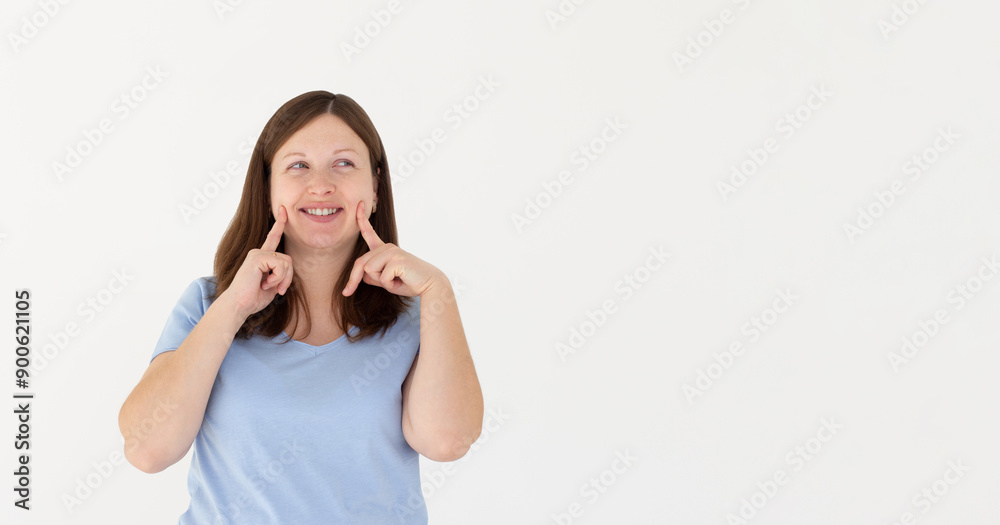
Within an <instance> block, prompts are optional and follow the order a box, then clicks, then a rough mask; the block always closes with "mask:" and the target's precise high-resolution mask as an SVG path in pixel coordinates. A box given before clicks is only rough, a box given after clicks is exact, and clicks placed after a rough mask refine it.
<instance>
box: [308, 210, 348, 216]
mask: <svg viewBox="0 0 1000 525" xmlns="http://www.w3.org/2000/svg"><path fill="white" fill-rule="evenodd" d="M340 210H341V208H314V209H309V210H302V211H304V212H306V213H308V214H309V215H316V216H319V217H325V216H327V215H333V214H334V213H337V212H338V211H340Z"/></svg>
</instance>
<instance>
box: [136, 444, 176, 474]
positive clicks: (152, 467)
mask: <svg viewBox="0 0 1000 525" xmlns="http://www.w3.org/2000/svg"><path fill="white" fill-rule="evenodd" d="M136 449H137V447H134V446H133V447H129V443H128V442H126V444H125V459H126V460H128V462H129V463H131V464H132V466H133V467H135V468H137V469H139V470H141V471H143V472H145V473H146V474H156V473H157V472H162V471H163V470H165V469H166V468H167V467H169V466H170V465H171V463H169V462H167V461H162V460H161V459H160V458H158V457H156V455H154V454H150V453H149V452H147V451H140V450H136Z"/></svg>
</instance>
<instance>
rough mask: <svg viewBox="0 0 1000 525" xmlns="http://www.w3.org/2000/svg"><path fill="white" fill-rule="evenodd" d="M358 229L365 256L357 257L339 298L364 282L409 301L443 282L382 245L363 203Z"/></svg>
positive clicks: (438, 273)
mask: <svg viewBox="0 0 1000 525" xmlns="http://www.w3.org/2000/svg"><path fill="white" fill-rule="evenodd" d="M357 220H358V228H359V229H360V230H361V236H362V237H364V239H365V242H367V243H368V249H369V251H368V253H366V254H364V255H362V256H361V257H358V260H356V261H354V268H352V269H351V277H350V279H348V280H347V286H346V287H344V291H343V294H344V295H345V296H350V295H351V294H353V293H354V291H355V290H357V288H358V285H359V284H360V283H361V281H362V280H363V281H364V282H366V283H368V284H371V285H374V286H380V287H382V288H385V289H386V290H388V291H390V292H392V293H394V294H396V295H405V296H409V297H413V296H419V295H423V294H424V292H426V291H427V290H428V289H430V288H431V287H432V286H434V284H435V283H437V282H441V281H442V280H444V281H447V280H448V279H447V277H446V276H445V275H444V273H443V272H442V271H441V270H439V269H437V267H435V266H434V265H432V264H430V263H428V262H426V261H423V260H420V259H418V258H417V257H415V256H413V255H412V254H409V253H407V252H405V251H403V249H402V248H400V247H399V246H396V245H395V244H392V243H385V242H382V239H379V237H378V234H376V233H375V229H374V228H372V224H371V223H370V222H368V215H367V214H366V213H365V203H364V201H361V202H359V203H358V209H357Z"/></svg>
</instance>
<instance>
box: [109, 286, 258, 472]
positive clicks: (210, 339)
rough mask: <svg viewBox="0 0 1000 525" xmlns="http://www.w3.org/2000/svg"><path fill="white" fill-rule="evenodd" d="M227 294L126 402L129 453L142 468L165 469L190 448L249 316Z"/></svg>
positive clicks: (123, 423) (121, 423) (122, 423)
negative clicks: (237, 334)
mask: <svg viewBox="0 0 1000 525" xmlns="http://www.w3.org/2000/svg"><path fill="white" fill-rule="evenodd" d="M227 299H228V298H227V297H226V295H225V293H223V295H222V296H220V297H219V298H218V299H217V300H216V301H215V302H214V303H212V305H211V306H210V307H209V308H208V311H206V312H205V315H204V316H202V318H201V320H200V321H198V324H197V325H196V326H195V327H194V328H193V329H192V330H191V333H190V334H188V336H187V338H186V339H184V342H183V343H181V345H180V347H179V348H178V349H177V350H174V351H168V352H163V353H162V354H160V355H158V356H156V358H154V359H153V362H152V363H150V364H149V368H147V369H146V373H145V374H143V376H142V379H140V380H139V384H138V385H136V387H135V388H134V389H133V390H132V393H131V394H129V396H128V398H127V399H126V400H125V403H124V404H123V405H122V408H121V412H119V414H118V427H119V429H121V433H122V436H123V437H124V438H125V458H126V459H128V461H129V463H131V464H133V465H135V467H136V468H138V469H139V470H141V471H143V472H148V473H154V472H160V471H161V470H163V469H165V468H167V467H169V466H170V465H173V464H174V463H176V462H177V461H179V460H180V459H181V458H183V457H184V455H185V454H187V451H188V450H189V449H190V448H191V444H192V443H193V442H194V438H195V436H196V435H197V434H198V430H199V429H200V428H201V423H202V420H203V419H204V417H205V407H206V406H207V405H208V396H209V393H210V392H211V391H212V385H213V384H214V383H215V377H216V375H217V374H218V372H219V367H220V366H221V365H222V360H223V358H224V357H225V356H226V353H227V352H228V351H229V346H230V345H231V344H232V342H233V337H234V336H235V334H236V332H237V331H238V330H239V328H240V326H241V325H242V324H243V321H244V320H245V319H246V316H241V314H239V313H238V311H237V308H236V307H235V305H233V304H232V303H230V302H229V301H228V300H227Z"/></svg>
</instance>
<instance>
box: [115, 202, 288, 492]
mask: <svg viewBox="0 0 1000 525" xmlns="http://www.w3.org/2000/svg"><path fill="white" fill-rule="evenodd" d="M287 220H288V212H287V211H286V210H285V208H284V207H283V206H282V207H281V208H280V209H279V212H278V214H277V215H276V217H275V223H274V226H272V228H271V232H270V233H268V235H267V239H266V240H265V241H264V244H263V246H261V249H259V250H258V249H254V250H250V252H249V253H247V257H246V259H245V260H244V261H243V265H242V266H240V269H239V271H238V272H237V273H236V276H235V277H234V278H233V282H232V283H231V284H230V286H229V288H227V289H226V290H225V291H224V292H222V294H221V295H219V297H218V298H217V299H216V300H215V301H214V302H213V303H212V304H211V306H209V307H208V310H206V311H205V314H204V315H202V317H201V319H199V320H198V324H196V325H195V327H194V328H192V329H191V333H189V334H188V336H187V337H186V338H185V339H184V342H183V343H181V345H180V346H179V347H178V348H177V350H172V351H169V352H163V353H162V354H160V355H158V356H156V358H154V359H153V362H152V363H150V364H149V367H148V368H147V369H146V373H145V374H143V376H142V379H140V380H139V384H138V385H136V387H135V388H134V389H133V390H132V393H131V394H129V396H128V398H127V399H125V403H124V404H123V405H122V409H121V412H119V413H118V428H119V429H120V430H121V432H122V436H123V437H124V438H125V459H127V460H128V461H129V463H131V464H133V465H135V467H136V468H138V469H139V470H141V471H143V472H148V473H151V474H152V473H154V472H160V471H161V470H163V469H165V468H167V467H169V466H170V465H173V464H174V463H177V461H178V460H180V459H181V458H182V457H184V454H187V451H188V450H189V449H190V448H191V443H193V442H194V438H195V436H197V435H198V430H199V429H201V423H202V421H204V419H205V407H207V406H208V397H209V394H211V393H212V385H214V384H215V377H216V376H217V375H218V374H219V367H221V366H222V360H223V359H224V358H225V357H226V353H227V352H229V346H230V345H232V344H233V338H234V337H235V336H236V332H238V331H239V329H240V326H242V325H243V323H244V321H246V319H247V317H249V316H250V315H251V314H253V313H256V312H259V311H260V310H262V309H263V308H264V307H265V306H267V305H268V304H270V303H271V301H272V300H273V299H274V297H275V295H276V294H279V293H280V294H282V295H284V294H285V292H287V291H288V287H289V286H290V285H291V284H292V276H293V275H294V271H293V270H292V259H291V258H290V257H289V256H288V255H285V254H283V253H275V252H274V251H273V250H275V249H276V248H277V246H278V243H279V242H280V241H281V235H282V232H283V231H284V227H285V222H286V221H287Z"/></svg>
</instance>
